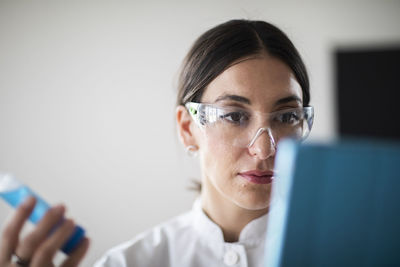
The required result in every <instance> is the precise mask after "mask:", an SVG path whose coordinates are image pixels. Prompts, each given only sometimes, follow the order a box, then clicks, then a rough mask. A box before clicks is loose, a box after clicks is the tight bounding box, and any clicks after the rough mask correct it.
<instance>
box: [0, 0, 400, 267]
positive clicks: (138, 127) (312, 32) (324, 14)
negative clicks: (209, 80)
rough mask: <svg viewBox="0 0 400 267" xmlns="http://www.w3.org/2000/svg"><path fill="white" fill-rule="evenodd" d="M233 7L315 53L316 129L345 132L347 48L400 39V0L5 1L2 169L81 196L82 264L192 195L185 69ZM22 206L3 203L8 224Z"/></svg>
mask: <svg viewBox="0 0 400 267" xmlns="http://www.w3.org/2000/svg"><path fill="white" fill-rule="evenodd" d="M233 18H248V19H262V20H267V21H270V22H273V23H274V24H276V25H278V26H279V27H280V28H281V29H283V30H284V31H285V32H286V33H287V34H288V35H289V37H290V38H291V39H292V41H293V42H294V43H295V45H296V46H297V47H298V49H299V50H300V52H301V53H302V55H303V57H304V60H305V62H306V65H307V66H308V69H309V72H310V77H311V85H312V91H311V93H312V104H313V105H314V106H315V108H316V118H315V124H314V129H313V132H312V135H311V138H313V139H327V138H332V137H334V136H335V110H334V99H333V96H334V95H333V87H334V84H333V78H332V65H331V64H332V51H333V49H334V48H335V47H337V46H346V45H351V46H352V45H370V44H388V43H399V41H400V1H382V0H375V1H371V0H370V1H365V0H359V1H345V0H339V1H317V0H315V1H289V0H285V1H265V0H264V1H239V0H222V1H215V0H213V1H211V0H206V1H154V0H152V1H141V2H139V1H49V2H39V1H13V0H10V1H4V0H1V1H0V171H9V172H12V173H14V174H15V175H16V176H17V177H19V178H20V179H21V180H23V181H25V182H26V183H27V184H29V185H30V186H31V187H32V188H33V189H34V190H36V191H37V192H40V194H41V195H43V196H44V197H45V198H46V199H47V200H48V201H49V202H50V203H59V202H63V203H65V204H66V205H67V206H68V208H69V215H71V216H73V217H74V218H75V219H76V221H77V222H78V223H79V224H81V225H82V226H84V227H85V228H86V229H87V232H88V235H89V236H90V237H91V240H92V246H91V249H90V251H89V254H88V256H87V257H86V259H85V261H84V263H83V264H82V266H90V265H91V264H92V263H93V262H94V261H95V259H97V258H99V257H100V256H101V255H102V254H103V253H104V252H105V251H106V250H107V249H109V248H110V247H112V246H114V245H116V244H118V243H120V242H122V241H125V240H128V239H130V238H132V237H133V236H135V235H136V234H137V233H139V232H141V231H143V230H145V229H148V228H150V227H152V226H153V225H155V224H157V223H160V222H162V221H164V220H166V219H168V218H170V217H172V216H174V215H177V214H179V213H181V212H184V211H186V210H188V209H189V208H190V207H191V204H192V201H193V199H194V198H195V196H196V194H195V193H193V192H191V191H188V190H187V189H186V187H187V186H188V185H189V180H190V179H191V178H196V177H197V178H198V177H200V172H199V168H198V166H197V163H196V160H195V159H188V157H187V156H186V155H185V153H184V151H183V149H182V147H181V146H180V144H179V141H178V138H177V137H176V134H175V124H174V103H175V92H176V90H175V87H174V85H175V78H176V76H177V72H178V69H179V66H180V62H181V60H182V59H183V57H184V56H185V54H186V52H187V51H188V49H189V47H190V46H191V44H192V43H193V41H194V40H195V38H197V37H198V36H199V35H200V34H201V33H203V32H204V31H205V30H207V29H209V28H210V27H212V26H215V25H216V24H219V23H221V22H224V21H226V20H229V19H233ZM11 214H12V210H11V209H10V208H8V206H7V205H6V204H5V203H4V202H0V228H1V227H2V226H3V225H4V222H5V220H6V218H7V217H9V216H10V215H11Z"/></svg>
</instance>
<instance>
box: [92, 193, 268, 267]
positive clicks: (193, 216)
mask: <svg viewBox="0 0 400 267" xmlns="http://www.w3.org/2000/svg"><path fill="white" fill-rule="evenodd" d="M266 227H267V215H264V216H262V217H260V218H257V219H255V220H253V221H251V222H250V223H249V224H247V225H246V226H245V228H244V229H243V230H242V232H241V233H240V236H239V241H238V242H235V243H227V242H225V241H224V238H223V234H222V230H221V228H220V227H219V226H217V225H216V224H215V223H214V222H212V221H211V220H210V219H209V218H208V217H207V215H205V213H204V212H203V210H202V208H201V203H200V200H196V201H195V203H194V205H193V208H192V210H191V211H189V212H187V213H185V214H183V215H180V216H178V217H175V218H173V219H171V220H170V221H167V222H165V223H163V224H160V225H159V226H156V227H154V228H153V229H151V230H149V231H147V232H144V233H142V234H140V235H139V236H137V237H136V238H134V239H132V240H131V241H128V242H126V243H123V244H121V245H119V246H117V247H115V248H113V249H111V250H109V251H108V252H107V253H106V254H105V255H104V256H103V257H102V258H101V259H100V260H99V261H98V262H96V263H95V265H94V266H95V267H128V266H129V267H136V266H140V267H169V266H174V267H180V266H182V267H189V266H190V267H200V266H202V267H214V266H215V267H221V266H241V267H245V266H251V267H261V266H263V262H264V246H265V233H266Z"/></svg>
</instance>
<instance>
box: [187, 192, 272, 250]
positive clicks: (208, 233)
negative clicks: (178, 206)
mask: <svg viewBox="0 0 400 267" xmlns="http://www.w3.org/2000/svg"><path fill="white" fill-rule="evenodd" d="M192 212H193V213H194V220H195V221H194V227H195V229H196V230H197V231H198V232H199V233H200V234H201V235H202V236H204V237H205V238H206V239H207V240H210V241H211V242H217V243H226V242H225V241H224V235H223V232H222V229H221V228H220V227H219V226H218V225H217V224H216V223H214V222H213V221H212V220H211V219H210V218H209V217H208V216H207V215H206V214H205V213H204V211H203V209H202V205H201V198H200V197H199V198H197V199H196V201H195V202H194V204H193V207H192ZM267 220H268V214H265V215H263V216H261V217H259V218H257V219H254V220H253V221H251V222H249V223H248V224H247V225H246V226H245V227H244V228H243V230H242V232H241V233H240V235H239V241H238V242H237V243H240V244H243V245H245V246H246V247H253V246H258V245H260V244H262V243H264V242H265V235H266V231H267Z"/></svg>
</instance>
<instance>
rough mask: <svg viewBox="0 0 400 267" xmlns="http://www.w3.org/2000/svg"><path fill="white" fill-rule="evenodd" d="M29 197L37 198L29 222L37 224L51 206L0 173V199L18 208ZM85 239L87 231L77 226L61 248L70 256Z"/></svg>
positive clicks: (28, 189) (12, 178)
mask: <svg viewBox="0 0 400 267" xmlns="http://www.w3.org/2000/svg"><path fill="white" fill-rule="evenodd" d="M29 196H33V197H34V198H36V205H35V207H34V209H33V211H32V213H31V215H30V217H29V220H30V221H31V222H32V223H34V224H37V223H38V222H39V221H40V219H41V218H42V217H43V215H44V214H45V213H46V211H47V210H48V209H49V208H50V206H49V205H48V204H47V203H46V201H44V200H43V199H42V198H41V197H39V196H38V195H37V194H36V193H34V192H33V191H32V190H31V189H30V188H29V187H28V186H26V185H24V184H22V183H21V182H19V181H18V180H17V179H15V178H14V177H13V176H12V175H11V174H8V173H0V197H1V198H3V199H4V200H5V201H6V202H7V203H8V204H10V205H11V206H12V207H14V208H17V207H18V206H19V205H20V204H21V203H22V202H24V201H25V199H27V198H28V197H29ZM84 237H85V230H84V229H83V228H82V227H80V226H79V225H77V226H75V230H74V232H73V234H72V235H71V237H70V238H69V239H68V240H67V242H66V243H65V244H64V245H63V247H62V248H61V251H63V252H64V253H65V254H70V253H71V252H72V251H73V250H74V249H75V247H76V246H77V245H78V244H79V243H80V241H81V240H82V239H83V238H84Z"/></svg>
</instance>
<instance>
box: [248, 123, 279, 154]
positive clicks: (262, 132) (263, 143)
mask: <svg viewBox="0 0 400 267" xmlns="http://www.w3.org/2000/svg"><path fill="white" fill-rule="evenodd" d="M259 137H260V138H259ZM247 148H248V149H249V153H250V155H251V156H253V157H258V158H259V159H262V160H264V159H267V158H269V157H271V156H274V155H275V153H276V142H275V139H274V136H273V135H272V132H271V130H270V129H269V128H260V129H258V131H257V133H256V134H255V136H254V137H253V139H252V140H251V141H250V143H249V144H248V146H247Z"/></svg>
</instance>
